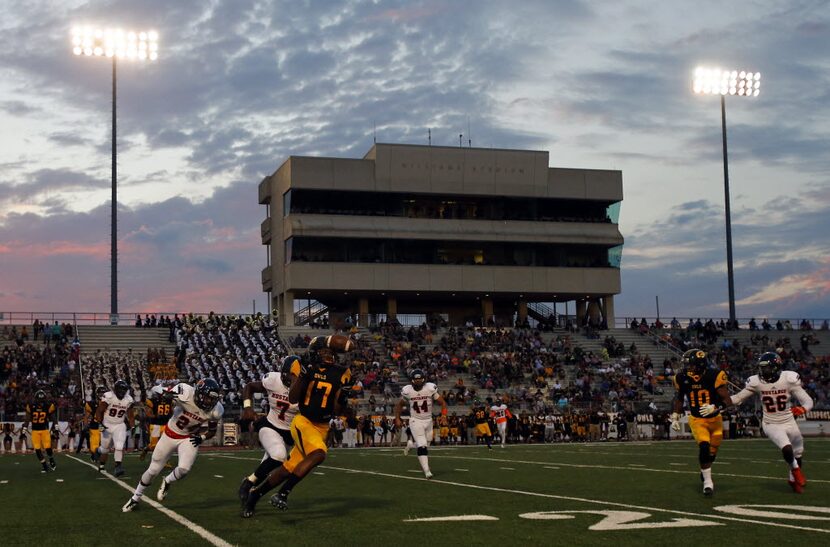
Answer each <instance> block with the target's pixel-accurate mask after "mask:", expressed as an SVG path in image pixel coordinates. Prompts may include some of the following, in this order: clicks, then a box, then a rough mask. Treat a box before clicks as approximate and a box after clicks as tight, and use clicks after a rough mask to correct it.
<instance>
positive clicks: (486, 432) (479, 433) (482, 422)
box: [472, 400, 493, 450]
mask: <svg viewBox="0 0 830 547" xmlns="http://www.w3.org/2000/svg"><path fill="white" fill-rule="evenodd" d="M472 413H473V417H474V418H475V421H476V437H478V438H479V439H480V438H481V437H484V441H485V442H486V443H487V448H489V449H490V450H493V444H492V440H493V432H492V431H490V424H489V423H487V418H489V417H490V413H489V412H487V409H486V408H485V406H484V403H482V402H481V401H479V400H476V402H475V406H474V407H473V410H472Z"/></svg>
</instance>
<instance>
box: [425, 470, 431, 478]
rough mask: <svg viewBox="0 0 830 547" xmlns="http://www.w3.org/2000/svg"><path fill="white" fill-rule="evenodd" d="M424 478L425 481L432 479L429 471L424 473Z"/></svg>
mask: <svg viewBox="0 0 830 547" xmlns="http://www.w3.org/2000/svg"><path fill="white" fill-rule="evenodd" d="M424 476H425V477H426V478H427V479H431V478H432V472H431V471H427V472H426V473H424Z"/></svg>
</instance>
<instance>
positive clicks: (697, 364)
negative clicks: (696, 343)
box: [681, 349, 709, 375]
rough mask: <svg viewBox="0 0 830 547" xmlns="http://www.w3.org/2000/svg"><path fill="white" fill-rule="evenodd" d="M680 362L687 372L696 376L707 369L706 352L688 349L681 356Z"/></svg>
mask: <svg viewBox="0 0 830 547" xmlns="http://www.w3.org/2000/svg"><path fill="white" fill-rule="evenodd" d="M681 362H682V363H683V366H684V367H686V370H687V371H688V372H691V373H692V374H696V375H700V374H703V373H704V372H706V369H707V368H708V367H709V360H708V359H707V357H706V352H705V351H703V350H702V349H690V350H689V351H687V352H686V353H684V354H683V357H682V359H681Z"/></svg>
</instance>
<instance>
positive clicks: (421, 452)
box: [418, 446, 427, 456]
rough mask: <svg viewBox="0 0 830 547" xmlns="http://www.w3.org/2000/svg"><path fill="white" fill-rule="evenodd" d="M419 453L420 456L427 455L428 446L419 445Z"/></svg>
mask: <svg viewBox="0 0 830 547" xmlns="http://www.w3.org/2000/svg"><path fill="white" fill-rule="evenodd" d="M418 455H419V456H426V455H427V447H426V446H419V447H418Z"/></svg>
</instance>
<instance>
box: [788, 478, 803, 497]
mask: <svg viewBox="0 0 830 547" xmlns="http://www.w3.org/2000/svg"><path fill="white" fill-rule="evenodd" d="M787 484H789V485H790V488H792V489H793V492H795V493H796V494H802V493H804V487H803V486H801V485H800V484H798V483H797V482H795V481H787Z"/></svg>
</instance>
